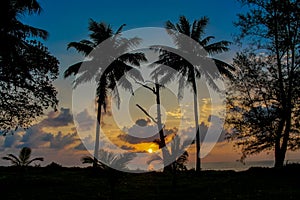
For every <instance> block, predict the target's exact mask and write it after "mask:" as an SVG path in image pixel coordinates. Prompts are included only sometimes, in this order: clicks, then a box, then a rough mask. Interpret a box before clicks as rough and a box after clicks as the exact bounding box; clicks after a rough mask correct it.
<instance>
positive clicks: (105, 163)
mask: <svg viewBox="0 0 300 200" xmlns="http://www.w3.org/2000/svg"><path fill="white" fill-rule="evenodd" d="M99 155H100V156H99V160H97V165H96V166H97V167H99V168H100V169H103V170H108V169H111V168H113V169H118V170H128V168H127V164H128V163H129V162H130V161H131V160H132V159H133V158H134V157H136V154H134V153H124V154H116V153H113V152H108V151H104V150H100V152H99ZM81 161H82V163H83V164H86V163H87V164H94V162H95V160H94V158H93V157H91V156H84V157H82V158H81Z"/></svg>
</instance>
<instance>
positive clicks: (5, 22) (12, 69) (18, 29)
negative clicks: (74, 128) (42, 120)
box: [0, 0, 59, 133]
mask: <svg viewBox="0 0 300 200" xmlns="http://www.w3.org/2000/svg"><path fill="white" fill-rule="evenodd" d="M0 7H1V14H2V17H1V20H2V22H1V24H0V42H1V47H0V93H1V99H0V110H1V113H0V128H1V129H2V130H4V131H5V133H7V132H8V131H10V130H13V129H16V128H18V127H25V128H26V127H28V126H29V125H31V124H32V122H33V121H34V120H35V119H36V118H37V117H39V116H40V115H42V114H43V111H44V109H47V108H49V107H52V108H54V109H56V105H57V103H58V100H57V98H56V95H57V92H56V90H55V88H54V86H53V85H52V82H53V80H55V79H56V78H57V76H58V63H59V62H58V60H57V59H56V58H55V57H53V56H52V55H51V54H50V53H49V51H48V49H47V48H46V47H45V46H44V45H43V44H42V43H41V42H38V41H37V40H34V38H37V39H40V38H41V39H46V38H47V35H48V33H47V32H46V31H45V30H42V29H38V28H35V27H32V26H29V25H26V24H23V23H22V22H21V21H20V20H19V17H20V16H23V15H26V14H29V15H31V14H35V13H40V11H41V7H40V5H39V4H38V3H37V1H35V0H24V1H23V0H22V1H21V0H16V1H13V0H4V1H1V3H0ZM29 37H30V38H32V39H33V40H27V39H28V38H29Z"/></svg>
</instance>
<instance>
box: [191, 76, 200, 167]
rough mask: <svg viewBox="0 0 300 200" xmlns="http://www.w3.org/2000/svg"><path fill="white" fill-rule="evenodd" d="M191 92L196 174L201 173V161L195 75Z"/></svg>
mask: <svg viewBox="0 0 300 200" xmlns="http://www.w3.org/2000/svg"><path fill="white" fill-rule="evenodd" d="M192 84H193V90H194V115H195V126H196V172H200V171H201V159H200V142H201V141H200V129H199V114H198V94H197V86H196V80H195V75H194V79H193V82H192Z"/></svg>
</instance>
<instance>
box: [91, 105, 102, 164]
mask: <svg viewBox="0 0 300 200" xmlns="http://www.w3.org/2000/svg"><path fill="white" fill-rule="evenodd" d="M100 122H101V104H100V103H99V102H98V109H97V123H96V139H95V150H94V163H93V167H97V165H98V158H99V155H98V154H99V143H100Z"/></svg>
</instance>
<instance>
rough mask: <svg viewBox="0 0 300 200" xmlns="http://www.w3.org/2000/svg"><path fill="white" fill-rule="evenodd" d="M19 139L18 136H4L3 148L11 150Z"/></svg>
mask: <svg viewBox="0 0 300 200" xmlns="http://www.w3.org/2000/svg"><path fill="white" fill-rule="evenodd" d="M20 139H21V136H20V135H18V134H14V135H7V136H5V139H4V143H3V148H11V147H13V146H15V145H16V143H17V142H18V141H19V140H20Z"/></svg>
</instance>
